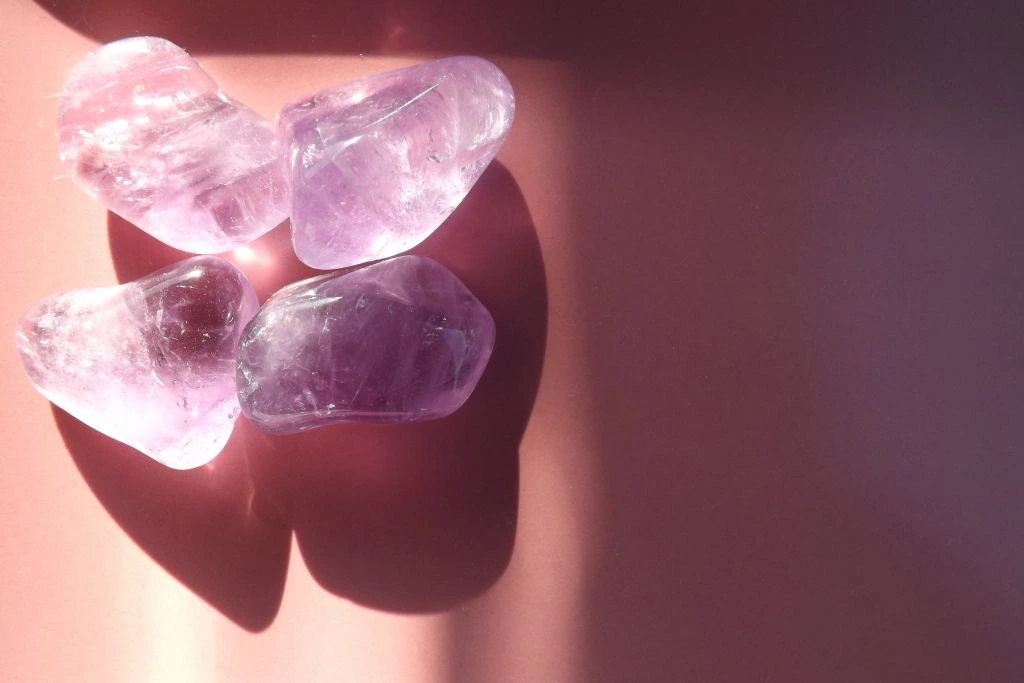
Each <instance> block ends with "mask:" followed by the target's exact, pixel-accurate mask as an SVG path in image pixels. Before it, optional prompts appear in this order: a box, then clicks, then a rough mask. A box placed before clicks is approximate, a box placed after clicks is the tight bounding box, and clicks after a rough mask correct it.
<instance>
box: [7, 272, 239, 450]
mask: <svg viewBox="0 0 1024 683" xmlns="http://www.w3.org/2000/svg"><path fill="white" fill-rule="evenodd" d="M258 306H259V302H258V301H257V299H256V293H255V292H254V291H253V288H252V286H251V285H250V284H249V281H248V280H246V278H245V276H244V275H242V273H241V272H239V271H238V270H237V269H236V268H235V267H234V266H232V265H231V264H230V263H228V262H227V261H224V260H222V259H220V258H217V257H215V256H196V257H194V258H190V259H187V260H185V261H181V262H179V263H177V264H174V265H172V266H170V267H169V268H165V269H163V270H161V271H159V272H156V273H153V274H152V275H149V276H147V277H144V278H141V279H139V280H136V281H135V282H131V283H128V284H124V285H120V286H116V287H105V288H101V289H83V290H78V291H73V292H68V293H66V294H59V295H57V296H53V297H50V298H48V299H45V300H44V301H42V302H40V303H39V304H37V305H36V306H35V307H33V308H32V310H30V311H29V312H28V313H26V314H25V315H24V316H23V317H22V318H21V321H20V322H19V324H18V329H17V332H16V335H15V337H16V342H17V347H18V352H19V354H20V356H21V363H22V365H23V366H24V367H25V371H26V372H27V373H28V375H29V378H30V379H31V380H32V383H33V384H34V385H35V387H36V389H38V390H39V392H40V393H41V394H42V395H43V396H45V397H46V398H48V399H49V400H50V401H52V402H53V403H54V404H56V405H57V406H59V407H60V408H62V409H64V410H65V411H67V412H68V413H70V414H71V415H74V416H75V417H76V418H78V419H79V420H81V421H82V422H84V423H86V424H87V425H89V426H90V427H93V428H94V429H96V430H98V431H101V432H103V433H104V434H106V435H107V436H110V437H112V438H114V439H117V440H118V441H122V442H124V443H126V444H128V445H129V446H132V447H133V448H137V449H138V450H140V451H142V452H143V453H145V454H146V455H148V456H150V457H151V458H153V459H155V460H158V461H159V462H162V463H163V464H165V465H167V466H169V467H173V468H175V469H188V468H191V467H197V466H199V465H202V464H204V463H206V462H209V461H210V460H211V459H212V458H213V457H214V456H216V455H217V454H218V453H219V452H220V451H221V449H222V448H223V447H224V444H225V443H227V440H228V437H229V436H230V435H231V430H232V429H233V427H234V424H235V420H236V418H237V417H238V399H237V396H236V393H235V357H236V350H237V345H238V339H239V337H240V335H241V333H242V330H243V328H244V327H245V324H246V323H247V322H248V321H249V320H250V319H251V318H252V316H253V315H254V314H255V313H256V309H257V308H258Z"/></svg>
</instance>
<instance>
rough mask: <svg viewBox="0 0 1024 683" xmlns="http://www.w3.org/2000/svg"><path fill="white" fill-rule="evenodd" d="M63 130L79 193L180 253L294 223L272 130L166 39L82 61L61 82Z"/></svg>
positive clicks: (107, 49) (138, 41) (227, 245)
mask: <svg viewBox="0 0 1024 683" xmlns="http://www.w3.org/2000/svg"><path fill="white" fill-rule="evenodd" d="M58 132H59V135H60V156H61V160H62V161H63V162H64V165H65V166H66V167H67V169H68V172H69V173H70V174H71V177H72V178H73V179H74V181H75V182H76V183H77V184H78V185H79V186H80V187H82V188H83V189H84V190H85V191H86V192H87V193H88V194H89V195H90V196H92V197H94V198H95V199H97V200H99V201H100V202H102V203H103V204H104V205H105V206H106V207H107V208H108V209H110V210H111V211H113V212H114V213H116V214H118V215H120V216H122V217H123V218H125V219H127V220H128V221H130V222H132V223H134V224H135V225H137V226H139V227H140V228H142V229H143V230H145V231H146V232H148V233H149V234H151V235H153V236H154V237H156V238H157V239H159V240H161V241H163V242H166V243H167V244H169V245H171V246H172V247H175V248H177V249H181V250H183V251H188V252H192V253H200V254H212V253H219V252H224V251H228V250H230V249H234V248H235V247H237V246H240V245H242V244H245V243H247V242H250V241H252V240H254V239H256V238H257V237H259V236H260V235H262V234H263V233H265V232H267V231H268V230H270V229H271V228H273V227H274V226H275V225H277V224H278V223H280V222H281V221H283V220H284V219H285V218H286V217H287V214H288V206H287V204H288V193H287V174H286V166H285V164H284V159H283V157H282V154H281V145H280V143H279V142H278V140H277V134H276V131H275V129H274V126H273V125H272V124H271V123H270V122H269V121H266V120H264V119H263V118H261V117H260V116H259V115H257V114H256V113H255V112H253V111H252V110H251V109H249V108H248V107H246V106H245V105H243V104H241V103H239V102H237V101H235V100H233V99H231V98H230V97H228V96H227V95H225V94H224V93H222V92H220V90H219V89H218V87H217V84H216V83H215V82H214V80H213V79H212V78H210V76H208V75H207V74H206V72H204V71H203V70H202V69H201V68H200V67H199V65H198V64H197V63H196V62H195V61H194V60H193V59H192V58H191V57H189V56H188V54H187V53H186V52H185V51H184V50H182V49H181V48H180V47H178V46H177V45H174V44H173V43H170V42H168V41H166V40H163V39H161V38H148V37H147V38H128V39H126V40H120V41H117V42H115V43H110V44H108V45H104V46H103V47H100V48H99V49H97V50H95V51H94V52H91V53H89V54H88V55H86V56H85V57H84V58H82V60H81V61H79V62H78V63H77V64H76V65H75V67H74V68H73V69H72V70H71V73H70V74H69V75H68V77H67V80H66V81H65V82H64V88H63V92H62V94H61V98H60V104H59V116H58Z"/></svg>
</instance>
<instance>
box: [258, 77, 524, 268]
mask: <svg viewBox="0 0 1024 683" xmlns="http://www.w3.org/2000/svg"><path fill="white" fill-rule="evenodd" d="M514 112H515V98H514V96H513V93H512V86H511V85H510V84H509V82H508V79H507V78H505V75H504V74H503V73H502V72H501V70H499V69H498V67H496V66H495V65H494V64H492V63H490V62H488V61H486V60H483V59H479V58H477V57H453V58H450V59H442V60H439V61H435V62H430V63H427V64H421V65H418V66H413V67H410V68H407V69H401V70H398V71H392V72H389V73H383V74H378V75H375V76H370V77H368V78H363V79H360V80H357V81H353V82H351V83H346V84H345V85H341V86H338V87H336V88H331V89H329V90H324V91H322V92H319V93H317V94H315V95H312V96H310V97H308V98H305V99H302V100H299V101H297V102H294V103H292V104H290V105H288V106H286V107H284V109H282V111H281V113H280V114H279V116H278V125H279V127H280V131H281V137H282V139H283V140H284V142H285V144H286V145H287V154H288V166H289V172H290V179H291V192H292V198H291V222H292V239H293V241H294V244H295V252H296V254H298V257H299V258H300V259H301V260H302V261H303V262H304V263H306V264H307V265H310V266H312V267H314V268H324V269H328V268H342V267H346V266H352V265H356V264H359V263H363V262H365V261H372V260H376V259H380V258H385V257H388V256H393V255H395V254H398V253H400V252H403V251H405V250H407V249H409V248H410V247H413V246H415V245H416V244H418V243H419V242H421V241H422V240H423V239H424V238H426V237H427V236H428V235H429V234H430V233H431V232H433V231H434V230H435V229H436V228H437V227H438V226H439V225H440V224H441V223H442V222H443V221H444V219H445V218H447V217H448V215H449V214H450V213H451V212H452V211H453V210H454V209H455V207H456V206H458V205H459V202H461V201H462V199H463V198H464V197H465V196H466V193H467V192H469V190H470V188H472V186H473V184H474V183H475V182H476V181H477V179H478V178H479V177H480V174H481V173H483V171H484V169H485V168H486V167H487V164H489V163H490V161H491V159H493V158H494V155H495V153H496V152H497V151H498V148H499V147H500V146H501V143H502V142H503V141H504V140H505V137H506V135H507V134H508V131H509V128H510V127H511V125H512V118H513V115H514Z"/></svg>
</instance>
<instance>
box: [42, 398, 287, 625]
mask: <svg viewBox="0 0 1024 683" xmlns="http://www.w3.org/2000/svg"><path fill="white" fill-rule="evenodd" d="M53 416H54V420H55V421H56V423H57V428H58V429H59V430H60V433H61V436H62V437H63V439H64V443H65V444H66V445H67V448H68V452H69V453H70V454H71V458H72V459H73V460H74V462H75V465H76V466H77V467H78V470H79V472H81V474H82V478H83V479H85V481H86V483H87V484H88V485H89V488H90V489H92V492H93V493H94V494H95V495H96V497H97V498H98V499H99V501H100V502H101V503H102V504H103V507H104V508H106V510H107V512H108V513H110V516H111V517H113V518H114V520H115V521H116V522H117V523H118V524H119V525H120V526H121V528H122V529H124V531H125V533H127V534H128V535H129V536H130V537H131V538H132V539H133V540H134V541H135V542H136V543H137V544H138V545H139V547H140V548H142V549H143V550H144V551H146V553H148V554H149V555H150V556H151V557H152V558H153V559H154V560H156V561H157V562H158V563H159V564H160V565H161V566H162V567H163V568H164V569H166V570H167V571H168V572H170V573H171V574H172V575H173V576H174V577H176V578H177V579H178V580H179V581H181V582H182V583H183V584H184V585H185V586H187V587H188V588H189V589H190V590H192V591H193V592H194V593H195V594H196V595H198V596H199V597H201V598H203V599H204V600H206V601H207V602H208V603H209V604H210V605H212V606H213V607H215V608H216V609H217V610H218V611H220V612H221V613H222V614H224V615H225V616H226V617H228V618H229V619H231V620H232V621H234V622H235V623H237V624H238V625H239V626H242V627H243V628H246V629H248V630H250V631H261V630H263V629H265V628H266V627H267V626H269V625H270V624H271V622H272V621H273V620H274V617H275V616H276V615H277V610H278V608H279V606H280V604H281V596H282V594H283V591H284V579H285V574H286V572H287V568H288V554H289V548H290V544H291V535H290V532H289V529H288V527H287V526H286V525H285V524H284V523H282V520H280V519H273V518H271V517H269V516H267V515H262V514H260V511H259V509H258V502H259V499H258V498H257V492H256V488H255V480H254V478H253V476H252V465H251V462H250V458H249V456H248V454H247V453H245V451H244V449H243V447H242V440H241V439H240V438H239V437H240V434H239V433H238V431H242V430H237V431H236V433H235V434H234V435H233V436H232V438H231V440H230V441H229V442H228V445H227V447H226V448H225V449H224V451H223V452H222V453H221V454H220V455H219V456H218V457H217V458H216V459H215V460H214V461H213V462H211V463H210V464H208V465H205V466H203V467H199V468H196V469H193V470H187V471H177V470H172V469H169V468H167V467H164V466H163V465H161V464H159V463H157V462H156V461H155V460H151V459H150V458H147V457H145V456H144V455H142V454H140V453H139V452H138V451H136V450H135V449H133V448H131V447H129V446H126V445H124V444H122V443H120V442H118V441H115V440H113V439H111V438H109V437H107V436H105V435H103V434H101V433H99V432H97V431H95V430H94V429H92V428H90V427H88V426H86V425H85V424H83V423H81V422H79V421H78V420H77V419H75V418H74V417H72V416H70V415H68V414H67V413H66V412H64V411H63V410H61V409H60V408H57V407H54V408H53Z"/></svg>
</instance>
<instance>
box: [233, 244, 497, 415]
mask: <svg viewBox="0 0 1024 683" xmlns="http://www.w3.org/2000/svg"><path fill="white" fill-rule="evenodd" d="M493 347H494V320H493V319H492V318H491V314H490V313H488V312H487V309H486V308H484V306H483V305H482V304H481V303H480V302H479V301H478V300H477V299H476V297H474V296H473V295H472V294H471V293H470V292H469V290H468V289H466V287H465V286H464V285H463V284H462V283H461V282H460V281H459V280H458V278H456V277H455V276H454V275H452V273H450V272H449V271H448V270H446V269H445V268H444V267H442V266H441V265H439V264H437V263H435V262H434V261H431V260H430V259H426V258H423V257H420V256H400V257H398V258H395V259H392V260H390V261H384V262H381V263H376V264H374V265H371V266H368V267H366V268H363V269H361V270H357V271H354V272H351V273H348V274H341V275H338V274H330V275H323V276H320V277H316V278H313V279H311V280H305V281H303V282H298V283H296V284H293V285H290V286H288V287H286V288H284V289H282V290H280V291H279V292H277V293H276V294H275V295H274V296H272V297H271V298H270V299H269V300H268V301H267V302H266V303H265V304H264V305H263V307H262V308H261V309H260V310H259V313H257V314H256V317H255V318H253V319H252V322H250V323H249V326H248V327H247V328H246V330H245V333H244V335H243V337H242V341H241V343H240V345H239V358H238V392H239V400H240V402H241V405H242V411H243V412H244V413H245V414H246V416H247V417H249V419H251V420H252V421H253V422H254V423H256V425H257V426H259V427H260V428H261V429H263V430H265V431H268V432H272V433H277V434H286V433H291V432H298V431H303V430H307V429H312V428H313V427H319V426H321V425H325V424H330V423H334V422H416V421H420V420H429V419H433V418H438V417H444V416H445V415H448V414H450V413H452V412H454V411H455V410H456V409H458V408H459V406H461V405H462V404H463V403H464V402H465V401H466V399H467V398H469V395H470V394H471V393H472V391H473V389H474V387H475V386H476V383H477V381H478V380H479V379H480V376H481V374H483V371H484V368H485V367H486V365H487V360H488V359H489V358H490V355H491V350H492V349H493Z"/></svg>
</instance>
